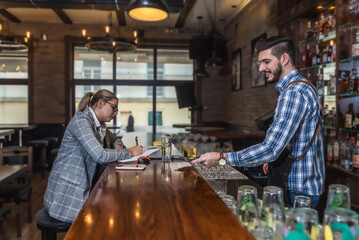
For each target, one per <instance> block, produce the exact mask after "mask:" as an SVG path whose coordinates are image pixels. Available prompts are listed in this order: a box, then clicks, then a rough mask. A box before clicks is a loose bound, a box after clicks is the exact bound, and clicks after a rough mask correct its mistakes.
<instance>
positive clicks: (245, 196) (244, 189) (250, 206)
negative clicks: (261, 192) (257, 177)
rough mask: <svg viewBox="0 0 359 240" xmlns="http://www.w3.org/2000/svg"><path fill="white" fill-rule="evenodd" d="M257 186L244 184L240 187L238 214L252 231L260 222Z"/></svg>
mask: <svg viewBox="0 0 359 240" xmlns="http://www.w3.org/2000/svg"><path fill="white" fill-rule="evenodd" d="M257 195H258V194H257V188H256V187H254V186H250V185H242V186H240V187H239V188H238V197H237V216H238V219H239V221H240V222H241V223H242V224H243V225H244V226H245V227H246V228H247V229H248V230H249V231H250V230H253V229H255V228H256V226H257V225H258V223H259V214H258V200H257V199H258V197H257Z"/></svg>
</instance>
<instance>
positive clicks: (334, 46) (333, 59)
mask: <svg viewBox="0 0 359 240" xmlns="http://www.w3.org/2000/svg"><path fill="white" fill-rule="evenodd" d="M336 60H337V44H335V43H334V44H333V49H332V61H333V62H335V61H336Z"/></svg>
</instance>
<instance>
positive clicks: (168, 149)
mask: <svg viewBox="0 0 359 240" xmlns="http://www.w3.org/2000/svg"><path fill="white" fill-rule="evenodd" d="M161 153H162V162H163V163H166V162H169V163H171V160H172V143H171V138H169V137H167V136H164V137H162V138H161Z"/></svg>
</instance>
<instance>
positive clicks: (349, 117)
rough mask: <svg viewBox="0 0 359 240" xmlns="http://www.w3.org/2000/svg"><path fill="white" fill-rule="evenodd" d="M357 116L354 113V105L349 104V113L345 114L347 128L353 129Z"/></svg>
mask: <svg viewBox="0 0 359 240" xmlns="http://www.w3.org/2000/svg"><path fill="white" fill-rule="evenodd" d="M354 121H355V115H354V111H353V103H349V105H348V111H347V112H346V113H345V126H344V127H345V128H353V125H354Z"/></svg>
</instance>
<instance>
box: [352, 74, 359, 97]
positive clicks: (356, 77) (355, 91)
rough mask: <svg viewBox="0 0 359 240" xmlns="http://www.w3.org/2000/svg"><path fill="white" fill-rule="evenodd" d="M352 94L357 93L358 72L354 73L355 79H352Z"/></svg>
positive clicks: (358, 90) (358, 86)
mask: <svg viewBox="0 0 359 240" xmlns="http://www.w3.org/2000/svg"><path fill="white" fill-rule="evenodd" d="M353 92H354V93H359V76H358V72H357V73H356V76H355V79H354V90H353Z"/></svg>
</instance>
